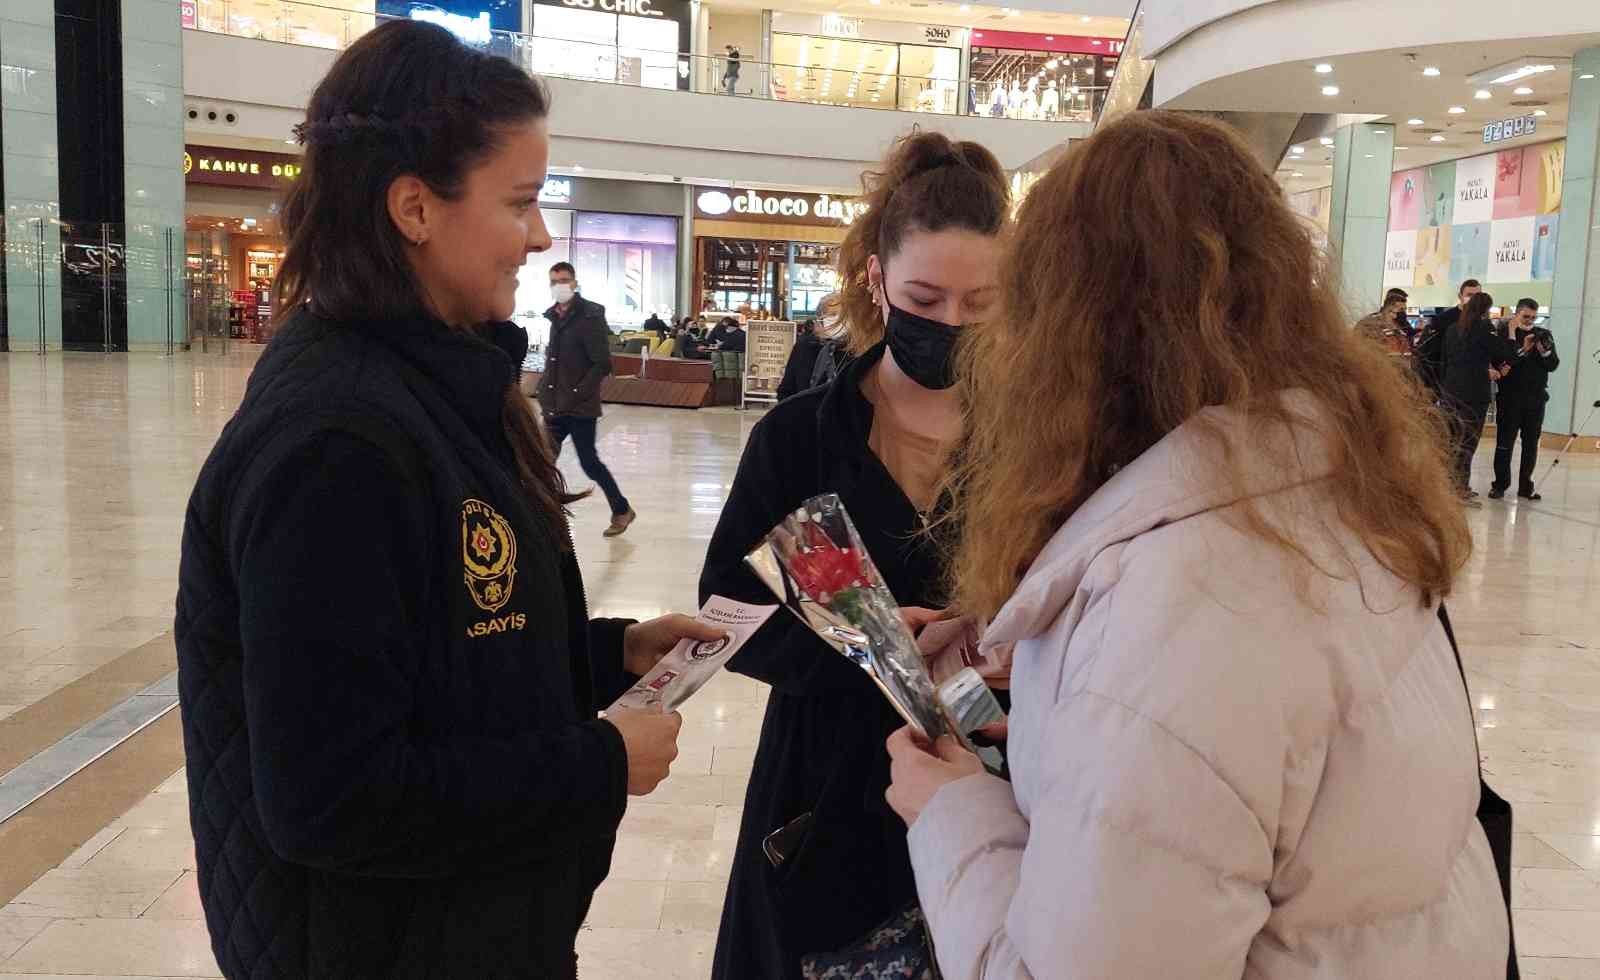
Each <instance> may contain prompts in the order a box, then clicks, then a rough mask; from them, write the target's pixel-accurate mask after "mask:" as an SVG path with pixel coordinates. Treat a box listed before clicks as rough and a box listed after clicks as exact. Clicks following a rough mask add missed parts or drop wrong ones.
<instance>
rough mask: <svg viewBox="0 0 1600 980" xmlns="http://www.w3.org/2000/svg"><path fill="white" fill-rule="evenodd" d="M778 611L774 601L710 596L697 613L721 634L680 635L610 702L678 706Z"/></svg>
mask: <svg viewBox="0 0 1600 980" xmlns="http://www.w3.org/2000/svg"><path fill="white" fill-rule="evenodd" d="M777 611H778V607H777V606H754V605H748V604H746V603H742V602H735V601H733V600H732V599H725V598H723V597H722V596H719V595H714V596H712V597H711V598H710V599H707V600H706V604H705V605H704V606H702V607H701V608H700V613H699V615H698V616H696V617H695V618H696V619H698V620H700V622H702V623H706V624H709V625H711V626H715V627H717V628H719V629H721V630H722V636H721V637H720V638H718V639H715V640H681V641H679V643H678V645H677V646H675V647H673V648H672V652H671V653H668V654H667V655H666V656H665V657H662V658H661V662H660V663H658V664H656V665H655V668H654V669H652V670H651V671H650V673H648V674H646V675H644V676H643V677H641V678H640V679H639V683H637V684H635V685H633V687H631V688H629V689H628V692H627V693H626V694H624V695H622V697H620V698H618V699H617V701H616V703H615V704H613V705H612V706H611V707H612V708H632V709H634V710H636V711H659V712H661V713H662V714H665V713H667V712H669V711H676V710H678V707H679V706H680V705H682V704H683V703H684V702H685V701H687V700H689V697H690V695H692V694H694V692H696V691H698V690H700V688H702V687H704V686H705V683H706V681H709V680H710V679H711V676H712V675H713V674H715V673H716V672H717V671H718V670H721V669H722V665H723V664H725V663H727V662H728V660H729V658H731V657H732V656H733V655H734V654H736V653H738V652H739V648H740V647H742V646H744V644H745V641H747V640H749V639H750V637H751V635H752V634H754V633H755V631H756V630H758V629H760V628H761V624H762V623H765V622H766V621H767V619H768V617H770V616H771V615H772V614H773V613H775V612H777Z"/></svg>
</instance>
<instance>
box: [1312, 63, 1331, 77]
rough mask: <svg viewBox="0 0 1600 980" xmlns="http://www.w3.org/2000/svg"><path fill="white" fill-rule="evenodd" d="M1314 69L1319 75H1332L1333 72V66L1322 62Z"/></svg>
mask: <svg viewBox="0 0 1600 980" xmlns="http://www.w3.org/2000/svg"><path fill="white" fill-rule="evenodd" d="M1312 71H1314V72H1316V73H1317V74H1318V75H1331V74H1333V66H1332V65H1329V64H1321V65H1318V66H1317V67H1315V68H1313V69H1312Z"/></svg>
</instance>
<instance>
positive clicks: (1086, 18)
mask: <svg viewBox="0 0 1600 980" xmlns="http://www.w3.org/2000/svg"><path fill="white" fill-rule="evenodd" d="M1078 19H1079V20H1080V21H1082V22H1083V23H1085V24H1087V23H1089V20H1090V17H1089V15H1088V14H1084V15H1083V16H1082V17H1079V18H1078Z"/></svg>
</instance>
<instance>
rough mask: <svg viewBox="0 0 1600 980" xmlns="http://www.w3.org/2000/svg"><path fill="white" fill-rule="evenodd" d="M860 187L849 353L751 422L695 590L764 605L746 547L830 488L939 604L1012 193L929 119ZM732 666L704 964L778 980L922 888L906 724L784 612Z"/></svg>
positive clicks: (889, 559) (850, 272) (842, 264)
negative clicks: (754, 719)
mask: <svg viewBox="0 0 1600 980" xmlns="http://www.w3.org/2000/svg"><path fill="white" fill-rule="evenodd" d="M865 185H866V190H867V197H866V203H867V205H868V210H867V211H866V213H865V214H864V215H862V216H861V217H859V218H858V219H857V220H856V222H855V223H854V224H853V225H852V226H851V228H850V232H849V234H848V236H847V237H846V239H845V242H844V244H843V246H842V247H841V249H840V254H839V272H840V281H841V283H842V286H841V290H840V297H839V298H840V309H841V313H842V317H843V320H844V328H845V330H846V341H847V346H848V348H849V350H850V353H851V354H852V355H854V360H852V361H851V362H850V363H849V364H848V365H847V366H845V367H844V368H843V369H842V370H841V372H840V374H839V375H838V376H837V377H836V378H835V379H834V381H833V382H832V383H831V384H829V385H828V386H827V387H824V388H818V389H814V390H812V391H808V392H803V393H801V394H798V395H796V396H794V397H793V398H790V399H788V400H787V401H785V402H783V403H782V404H780V405H778V406H777V407H776V408H774V409H773V410H772V411H771V413H769V414H768V415H767V417H766V418H765V419H763V420H762V421H761V422H760V423H759V424H758V425H756V427H755V429H754V430H753V431H752V432H751V434H750V442H749V444H748V445H747V446H746V447H745V452H744V458H743V459H742V460H741V462H740V464H739V473H738V476H737V477H736V478H735V479H734V484H733V488H732V490H731V492H730V493H729V496H728V501H727V504H726V506H725V507H724V509H723V512H722V518H721V520H720V522H719V523H718V525H717V530H716V533H715V534H714V535H713V536H712V539H711V547H710V551H709V552H708V554H707V555H706V566H705V571H704V573H703V574H702V576H701V579H700V593H701V596H702V598H704V597H705V596H709V595H711V594H713V593H716V594H719V595H725V596H732V597H736V598H739V599H744V600H749V601H757V602H771V601H772V597H771V594H770V593H769V592H767V590H766V589H765V587H763V586H762V585H761V583H760V582H759V581H757V579H756V578H755V576H754V575H753V574H751V573H750V572H749V571H748V570H747V568H746V567H745V565H744V556H745V555H746V554H747V553H748V552H749V551H750V550H751V549H752V548H753V547H755V545H756V543H757V542H758V541H759V540H760V539H761V538H762V537H763V536H764V535H765V534H766V533H767V532H768V531H770V530H771V529H772V527H773V525H774V524H776V523H777V522H778V520H779V519H780V518H781V517H783V516H784V515H785V514H787V513H789V512H790V511H792V510H794V509H795V508H796V507H797V506H799V504H800V503H801V502H802V501H804V500H805V499H806V498H808V497H811V496H813V495H815V494H819V493H825V492H834V493H838V494H839V495H840V496H841V497H842V498H843V500H844V503H845V506H846V507H847V508H849V510H850V514H851V516H852V517H853V518H854V520H855V523H856V526H857V528H858V529H859V530H860V531H861V534H862V536H863V538H864V539H865V542H866V545H867V548H868V550H869V551H871V553H872V557H873V560H874V561H875V562H876V563H877V566H878V568H879V570H880V571H881V572H882V573H883V576H884V578H885V579H886V581H887V584H888V585H889V588H890V589H891V590H893V592H894V595H895V596H896V597H897V598H898V599H899V601H900V603H901V604H902V605H903V606H906V607H922V608H923V609H940V608H942V607H943V606H945V605H946V604H947V603H946V600H945V597H944V593H943V588H942V583H943V581H944V577H945V576H944V573H943V567H942V563H941V548H940V544H939V542H938V541H936V540H935V536H934V535H933V534H931V533H928V529H929V527H930V526H936V525H937V517H938V514H939V511H940V510H941V502H940V500H939V498H938V492H937V490H936V487H937V485H938V483H939V479H940V476H941V474H942V473H943V472H944V469H945V460H946V458H947V456H948V454H949V453H950V451H951V449H952V448H953V447H954V446H955V444H956V443H957V441H958V440H959V438H960V435H961V410H960V403H959V400H958V396H957V394H956V390H955V388H954V387H952V384H953V377H952V370H951V363H952V357H953V354H954V350H955V347H956V341H957V339H958V338H959V337H960V334H961V330H962V328H963V326H964V325H970V324H973V323H975V322H978V321H981V320H982V319H983V317H984V315H985V314H986V313H987V312H988V310H989V307H990V304H991V303H992V302H993V301H994V299H995V298H996V280H997V277H998V273H999V263H998V251H999V245H998V241H997V239H998V235H999V232H1000V229H1001V227H1002V225H1003V224H1004V223H1005V221H1006V217H1007V215H1008V214H1009V211H1010V205H1011V202H1010V197H1009V193H1008V190H1007V184H1006V179H1005V174H1004V172H1003V171H1002V170H1001V168H1000V164H999V162H998V161H996V160H995V158H994V155H993V154H991V153H990V152H989V151H988V150H985V149H984V148H983V147H981V146H979V145H977V144H975V143H956V142H952V141H951V140H949V139H948V138H946V137H945V136H943V135H940V134H938V133H918V134H915V135H913V136H910V137H907V138H906V139H903V140H901V141H900V143H899V144H898V145H897V146H896V147H895V149H894V151H893V152H892V153H891V154H890V156H889V158H888V159H887V160H886V161H885V163H884V166H883V169H882V171H881V172H878V173H872V174H868V175H867V176H866V179H865ZM917 615H918V618H931V617H925V616H924V614H917ZM728 666H729V668H730V669H732V670H735V671H738V672H739V673H742V674H746V675H748V676H750V677H754V678H756V679H758V680H761V681H765V682H766V683H768V684H770V685H771V686H772V693H771V696H770V698H769V700H768V702H767V715H766V720H765V722H764V723H763V725H762V730H761V745H760V748H759V749H758V751H757V753H756V759H755V766H754V769H753V771H752V773H751V777H750V786H749V790H748V792H747V795H746V798H745V810H744V818H743V823H742V825H741V827H740V830H739V842H738V848H737V853H736V854H735V857H734V865H733V873H732V878H731V881H730V882H729V886H728V895H727V899H726V902H725V904H724V911H723V918H722V927H721V935H720V936H719V937H718V941H717V952H716V959H715V962H714V964H713V968H712V976H713V977H714V978H719V980H746V978H750V977H762V978H764V980H789V978H796V977H799V976H800V975H801V960H802V959H803V958H804V957H805V956H806V955H807V954H812V953H826V952H831V951H833V950H837V949H840V948H843V947H846V946H849V945H850V944H852V943H853V942H854V941H856V940H857V939H859V938H861V937H862V936H864V935H865V934H867V933H869V932H870V931H872V930H873V928H874V927H876V926H877V925H879V924H880V923H882V922H884V921H885V920H886V919H888V918H890V917H891V916H892V915H894V914H896V913H897V912H899V911H901V910H903V909H904V908H906V907H907V906H908V905H910V904H911V903H912V902H914V901H915V899H916V886H915V882H914V880H913V878H912V874H911V863H910V859H909V858H908V856H907V852H906V836H905V831H904V829H903V827H902V826H900V825H898V824H897V822H896V818H895V815H894V813H893V812H892V811H891V810H890V809H889V807H888V805H887V804H886V803H885V801H884V791H885V790H886V789H887V788H888V785H889V759H888V753H887V751H886V749H885V748H884V739H885V737H886V736H887V735H889V734H890V733H891V732H893V731H894V730H895V729H897V728H899V727H900V725H901V724H902V722H901V721H900V719H899V716H898V715H897V714H895V712H894V710H893V709H892V708H891V707H890V706H889V704H888V702H887V701H886V700H884V697H883V695H882V694H881V693H879V691H878V689H877V688H876V687H875V686H873V684H872V682H871V680H869V679H868V678H867V676H866V675H865V673H864V672H863V671H862V670H861V669H860V668H859V667H856V666H854V665H852V664H851V663H849V662H848V661H847V660H845V658H844V657H842V656H840V655H839V654H838V653H836V652H834V650H833V649H832V648H830V647H828V646H827V645H826V644H824V643H823V642H822V641H821V640H820V639H818V638H817V637H816V636H815V635H814V634H812V633H811V631H810V630H808V629H807V628H806V627H805V626H803V625H802V624H801V623H800V622H799V621H798V620H797V619H795V618H794V617H792V616H789V615H788V614H780V615H778V616H774V617H773V618H772V619H771V620H769V621H768V622H767V624H766V625H765V626H764V627H763V628H762V630H761V631H760V632H758V633H757V634H756V635H755V636H754V637H753V638H752V639H751V641H750V642H749V643H748V644H747V645H746V646H745V647H744V649H743V650H741V651H740V652H739V654H738V655H737V656H736V657H734V658H733V660H732V661H731V662H730V663H729V665H728Z"/></svg>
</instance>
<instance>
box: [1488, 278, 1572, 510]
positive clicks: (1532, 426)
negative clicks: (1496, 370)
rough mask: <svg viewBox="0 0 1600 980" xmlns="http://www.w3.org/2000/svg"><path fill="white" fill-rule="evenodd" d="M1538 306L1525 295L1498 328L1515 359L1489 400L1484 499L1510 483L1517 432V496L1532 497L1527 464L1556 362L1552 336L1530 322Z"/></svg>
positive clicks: (1533, 459) (1533, 460)
mask: <svg viewBox="0 0 1600 980" xmlns="http://www.w3.org/2000/svg"><path fill="white" fill-rule="evenodd" d="M1538 315H1539V304H1538V303H1537V302H1536V301H1534V300H1531V299H1520V300H1518V301H1517V312H1516V315H1514V316H1512V317H1511V318H1510V319H1508V320H1506V321H1505V323H1504V324H1503V325H1502V327H1501V329H1502V330H1503V331H1504V333H1503V334H1502V336H1503V337H1504V338H1505V340H1506V342H1507V344H1509V345H1510V346H1511V348H1512V350H1513V351H1514V352H1515V354H1516V359H1515V360H1514V361H1512V362H1511V370H1510V371H1509V372H1507V373H1506V375H1505V376H1504V377H1503V378H1501V379H1500V388H1499V391H1498V394H1497V397H1496V399H1495V414H1494V418H1495V437H1494V485H1493V486H1492V487H1490V488H1489V497H1490V499H1493V500H1499V499H1500V498H1501V497H1504V496H1505V495H1506V490H1507V489H1509V488H1510V486H1511V450H1512V447H1513V446H1514V445H1515V444H1516V441H1517V435H1518V433H1521V435H1522V466H1521V468H1520V469H1519V471H1518V481H1517V496H1519V497H1523V498H1526V499H1528V500H1538V499H1539V494H1538V493H1537V492H1535V491H1534V488H1533V468H1534V466H1536V465H1537V464H1538V461H1539V436H1540V435H1541V434H1543V432H1544V403H1545V402H1546V401H1548V400H1549V398H1550V393H1549V391H1547V390H1546V389H1547V388H1548V387H1549V384H1550V372H1551V371H1554V370H1555V369H1556V368H1558V367H1560V366H1561V358H1560V357H1558V356H1557V355H1556V342H1555V338H1554V337H1552V336H1551V335H1550V331H1548V330H1546V329H1545V328H1544V327H1536V326H1534V325H1533V321H1534V319H1535V318H1536V317H1537V316H1538Z"/></svg>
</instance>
